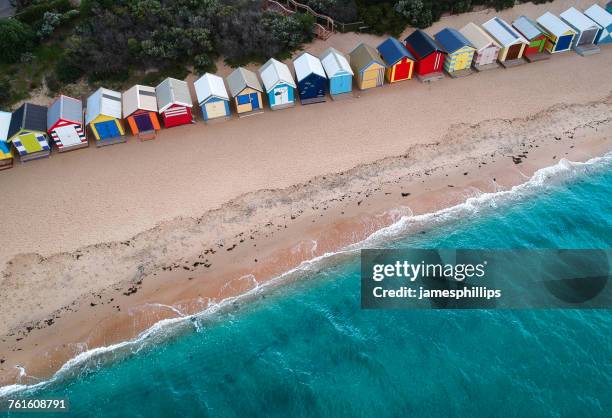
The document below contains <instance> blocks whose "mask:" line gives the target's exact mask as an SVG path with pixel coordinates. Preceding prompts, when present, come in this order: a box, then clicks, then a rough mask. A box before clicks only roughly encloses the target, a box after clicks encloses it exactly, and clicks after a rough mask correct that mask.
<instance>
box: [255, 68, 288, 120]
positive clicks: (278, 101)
mask: <svg viewBox="0 0 612 418" xmlns="http://www.w3.org/2000/svg"><path fill="white" fill-rule="evenodd" d="M259 76H260V77H261V81H263V84H264V88H265V89H266V94H267V95H268V103H269V104H270V109H272V110H278V109H284V108H287V107H291V106H295V88H296V85H295V81H293V76H292V75H291V71H290V70H289V67H288V66H287V65H285V64H283V63H282V62H280V61H278V60H275V59H274V58H270V59H269V60H268V61H267V62H266V63H265V64H264V65H263V66H262V67H261V68H260V69H259Z"/></svg>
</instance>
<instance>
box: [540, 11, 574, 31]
mask: <svg viewBox="0 0 612 418" xmlns="http://www.w3.org/2000/svg"><path fill="white" fill-rule="evenodd" d="M537 22H538V23H539V24H540V26H542V28H544V29H545V30H546V31H547V32H548V33H550V34H552V35H555V36H556V37H559V36H561V35H563V34H564V33H566V32H574V33H575V31H574V30H573V29H572V28H570V27H569V26H568V25H567V24H566V23H565V22H563V21H562V20H561V19H559V18H558V17H557V16H555V15H554V14H552V13H551V12H546V13H544V14H543V15H542V16H540V17H538V20H537Z"/></svg>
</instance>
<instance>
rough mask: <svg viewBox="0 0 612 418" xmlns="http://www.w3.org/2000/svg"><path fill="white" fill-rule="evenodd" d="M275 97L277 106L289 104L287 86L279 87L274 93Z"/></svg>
mask: <svg viewBox="0 0 612 418" xmlns="http://www.w3.org/2000/svg"><path fill="white" fill-rule="evenodd" d="M274 97H275V100H274V102H275V104H277V105H283V104H287V103H289V87H287V86H283V87H278V88H277V89H276V90H275V91H274Z"/></svg>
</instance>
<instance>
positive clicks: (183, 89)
mask: <svg viewBox="0 0 612 418" xmlns="http://www.w3.org/2000/svg"><path fill="white" fill-rule="evenodd" d="M155 96H156V97H157V109H158V112H159V114H160V115H161V117H162V120H163V121H164V126H165V127H166V128H171V127H173V126H179V125H185V124H188V123H191V122H193V114H192V113H191V108H192V107H193V101H192V100H191V93H190V92H189V86H188V85H187V83H186V82H185V81H183V80H177V79H176V78H172V77H168V78H166V79H165V80H164V81H162V82H161V83H159V85H158V86H157V87H155Z"/></svg>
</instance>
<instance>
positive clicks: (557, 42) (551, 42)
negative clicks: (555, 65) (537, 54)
mask: <svg viewBox="0 0 612 418" xmlns="http://www.w3.org/2000/svg"><path fill="white" fill-rule="evenodd" d="M536 22H538V25H540V27H541V28H542V29H543V30H544V34H545V35H546V44H545V45H544V48H546V50H547V51H548V52H550V53H551V54H556V53H557V52H564V51H569V50H570V48H571V47H572V43H573V41H574V37H575V36H576V32H575V31H574V29H572V28H571V27H570V26H569V25H568V24H566V23H565V22H563V21H562V20H561V19H559V18H558V17H557V16H555V15H554V14H552V13H550V12H546V13H544V14H543V15H542V16H540V17H538V19H537V20H536Z"/></svg>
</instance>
